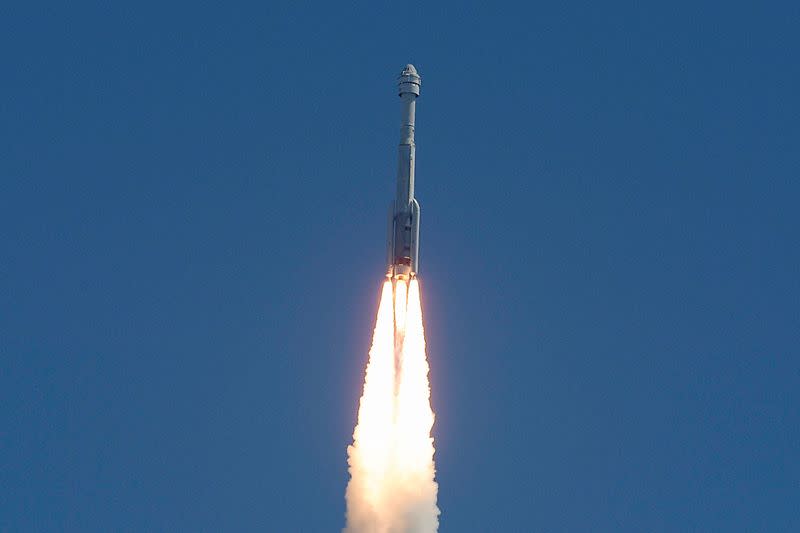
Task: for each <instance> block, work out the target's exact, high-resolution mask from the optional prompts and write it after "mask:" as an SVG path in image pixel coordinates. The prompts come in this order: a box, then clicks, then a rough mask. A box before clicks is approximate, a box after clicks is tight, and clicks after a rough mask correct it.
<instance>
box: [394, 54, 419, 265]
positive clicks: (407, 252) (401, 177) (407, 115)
mask: <svg viewBox="0 0 800 533" xmlns="http://www.w3.org/2000/svg"><path fill="white" fill-rule="evenodd" d="M421 82H422V79H421V78H420V77H419V74H417V69H415V68H414V65H406V67H405V68H404V69H403V71H402V72H401V73H400V77H399V78H398V91H399V94H400V101H401V109H402V115H401V116H402V121H401V123H400V146H399V147H398V150H397V155H398V166H397V192H396V194H395V199H394V201H393V202H392V203H391V204H390V206H389V229H388V236H387V241H388V242H387V249H388V270H387V272H386V276H387V277H389V278H392V279H400V278H402V279H410V278H413V277H414V276H416V274H417V271H418V270H419V203H418V202H417V200H416V199H415V198H414V159H415V154H414V151H415V147H414V114H415V110H416V101H417V97H418V96H419V87H420V83H421Z"/></svg>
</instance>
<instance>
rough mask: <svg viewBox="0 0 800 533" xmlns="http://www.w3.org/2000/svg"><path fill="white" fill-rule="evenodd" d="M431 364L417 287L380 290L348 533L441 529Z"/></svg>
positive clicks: (356, 441)
mask: <svg viewBox="0 0 800 533" xmlns="http://www.w3.org/2000/svg"><path fill="white" fill-rule="evenodd" d="M428 370H429V367H428V361H427V359H426V356H425V332H424V328H423V325H422V307H421V305H420V295H419V283H418V282H417V280H411V282H410V283H409V284H406V282H405V281H403V280H397V281H396V282H395V285H394V287H393V286H392V282H391V281H387V282H386V283H384V285H383V291H382V293H381V303H380V306H379V308H378V317H377V320H376V323H375V333H374V335H373V340H372V349H371V350H370V352H369V363H368V364H367V371H366V377H365V380H364V393H363V395H362V396H361V402H360V407H359V411H358V425H357V426H356V428H355V430H354V432H353V444H352V445H351V446H349V447H348V448H347V452H348V456H349V460H348V462H349V464H350V476H351V478H350V483H349V484H348V485H347V492H346V495H345V498H346V500H347V527H346V528H345V532H347V533H405V532H414V533H432V532H435V531H436V530H437V529H438V525H439V508H438V507H437V506H436V493H437V490H438V485H437V484H436V482H435V481H434V474H435V468H434V462H433V454H434V448H433V438H432V437H431V434H430V433H431V428H432V427H433V420H434V415H433V411H432V410H431V406H430V385H429V382H428Z"/></svg>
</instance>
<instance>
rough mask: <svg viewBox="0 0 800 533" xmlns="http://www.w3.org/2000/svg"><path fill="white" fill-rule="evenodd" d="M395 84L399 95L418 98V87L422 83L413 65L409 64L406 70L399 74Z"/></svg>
mask: <svg viewBox="0 0 800 533" xmlns="http://www.w3.org/2000/svg"><path fill="white" fill-rule="evenodd" d="M397 83H398V85H399V90H400V94H403V93H412V94H415V95H416V96H419V86H420V84H421V83H422V78H420V77H419V74H418V73H417V69H416V68H414V65H412V64H411V63H409V64H408V65H406V68H404V69H403V71H402V72H401V73H400V76H399V77H398V78H397Z"/></svg>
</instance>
